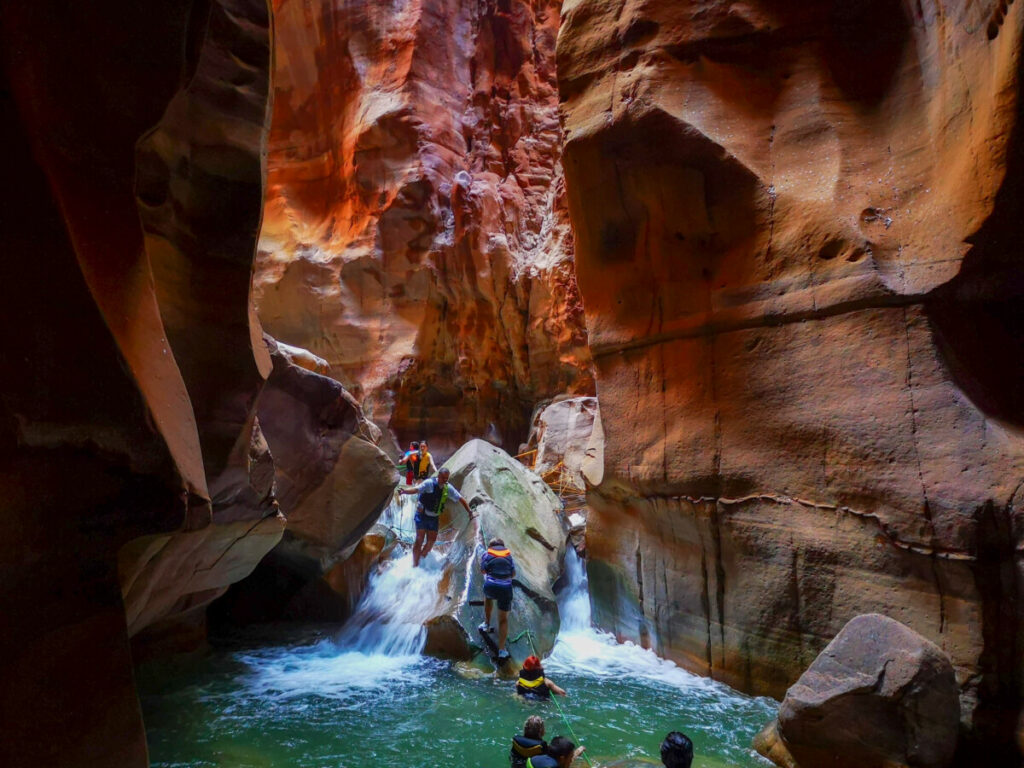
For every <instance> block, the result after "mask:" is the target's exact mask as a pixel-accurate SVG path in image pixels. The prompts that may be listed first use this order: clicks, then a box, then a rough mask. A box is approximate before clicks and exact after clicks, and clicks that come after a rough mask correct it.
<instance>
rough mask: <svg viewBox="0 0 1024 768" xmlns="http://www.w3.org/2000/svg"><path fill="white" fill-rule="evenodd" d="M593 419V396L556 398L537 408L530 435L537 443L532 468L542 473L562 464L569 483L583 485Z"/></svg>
mask: <svg viewBox="0 0 1024 768" xmlns="http://www.w3.org/2000/svg"><path fill="white" fill-rule="evenodd" d="M596 418H597V398H596V397H570V398H566V399H565V400H557V401H555V402H553V403H551V405H549V406H547V407H546V408H544V410H542V411H540V413H538V414H537V416H536V417H535V418H534V422H533V427H532V434H531V438H530V442H531V443H533V442H535V443H536V445H537V458H536V460H535V462H534V471H535V472H537V474H540V475H543V474H544V473H545V472H548V471H550V470H553V469H555V468H556V467H558V465H559V463H561V464H562V466H563V467H565V472H566V475H567V476H568V478H569V479H570V480H571V482H572V483H573V484H574V485H575V486H576V487H578V488H583V487H584V485H583V471H582V468H583V462H584V461H585V460H586V458H587V447H588V444H589V443H590V437H591V433H592V432H593V430H594V420H595V419H596Z"/></svg>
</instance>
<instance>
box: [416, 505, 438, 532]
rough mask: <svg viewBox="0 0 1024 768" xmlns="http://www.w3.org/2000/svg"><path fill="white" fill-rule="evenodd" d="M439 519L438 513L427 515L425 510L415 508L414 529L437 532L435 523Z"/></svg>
mask: <svg viewBox="0 0 1024 768" xmlns="http://www.w3.org/2000/svg"><path fill="white" fill-rule="evenodd" d="M440 519H441V518H440V516H439V515H428V514H427V513H426V512H421V511H420V510H416V530H417V531H433V532H434V533H437V523H438V521H439V520H440Z"/></svg>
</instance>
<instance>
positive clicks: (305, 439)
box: [217, 336, 398, 624]
mask: <svg viewBox="0 0 1024 768" xmlns="http://www.w3.org/2000/svg"><path fill="white" fill-rule="evenodd" d="M264 342H265V344H266V347H267V349H268V350H269V352H270V358H271V361H272V364H273V370H272V372H271V374H270V377H269V378H268V379H267V383H266V386H265V387H264V389H263V392H262V394H261V395H260V401H259V416H260V425H261V427H262V429H263V431H264V433H265V434H266V438H267V443H268V444H269V446H270V451H271V453H272V454H273V456H274V457H275V460H274V472H275V486H274V487H275V494H276V498H277V500H278V503H279V504H280V507H281V510H282V512H284V514H285V516H286V517H287V518H288V528H287V530H286V531H285V533H284V536H283V537H282V539H281V541H280V543H279V544H277V546H276V547H274V549H273V552H271V553H270V555H269V556H268V557H266V558H265V559H263V561H262V562H261V563H260V564H259V567H258V568H257V571H256V572H255V573H254V574H253V576H252V577H251V578H249V579H247V580H246V581H245V582H243V583H240V584H238V585H237V586H236V587H235V588H234V589H233V590H232V593H231V595H230V596H229V597H228V598H226V600H225V604H224V605H221V606H219V607H218V617H217V619H218V621H225V622H229V623H235V624H247V623H251V622H254V621H271V620H280V619H295V620H306V621H315V620H322V621H340V620H342V619H344V618H346V617H347V616H348V615H349V613H351V610H352V608H353V606H354V602H353V595H352V594H351V593H352V591H353V590H358V589H360V588H361V587H362V586H363V584H364V583H365V577H366V574H365V572H362V571H360V569H359V567H358V563H361V562H363V558H360V559H359V560H358V561H357V563H353V564H352V568H354V569H355V570H354V571H353V573H352V575H353V576H355V577H356V581H354V582H353V583H352V584H349V585H345V584H342V583H341V582H342V581H343V579H342V573H347V572H348V571H340V572H339V571H335V570H334V569H335V566H336V565H338V564H339V563H341V562H342V561H344V560H345V559H346V558H348V557H349V555H350V554H352V553H353V552H354V550H356V549H357V548H359V547H360V546H361V545H362V544H364V543H365V539H364V534H366V533H367V531H369V530H370V527H371V526H372V525H373V524H374V523H375V522H376V520H377V518H379V517H380V513H381V511H382V510H383V509H384V508H385V507H386V506H387V504H388V502H389V501H390V499H391V492H392V490H393V489H394V487H395V484H396V483H397V482H398V473H397V472H396V470H395V467H394V464H393V463H392V462H391V460H390V459H389V458H388V457H387V456H386V455H385V454H384V452H383V451H382V450H381V449H380V448H378V447H377V442H378V441H379V440H380V430H379V429H378V428H377V427H376V426H374V425H373V424H371V423H370V422H368V421H367V420H366V419H365V418H363V414H362V410H361V409H360V407H359V404H358V403H357V402H356V401H355V400H354V399H353V398H352V396H351V395H350V394H349V393H348V392H347V391H346V390H345V388H344V387H343V386H342V385H341V384H340V383H338V382H337V381H335V380H334V379H332V378H330V377H328V376H323V375H320V374H319V373H316V372H314V371H311V370H308V369H307V368H305V367H304V366H301V365H299V364H296V363H295V362H293V360H295V359H297V358H298V359H299V360H300V361H301V360H303V359H306V360H308V356H307V354H303V353H304V352H305V350H299V349H296V348H286V349H282V348H281V347H280V345H279V344H278V343H277V342H276V341H275V340H274V339H272V338H271V337H269V336H264ZM367 567H368V566H367ZM331 574H333V575H331ZM357 594H358V593H357Z"/></svg>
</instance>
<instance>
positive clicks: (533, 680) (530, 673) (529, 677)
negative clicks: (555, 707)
mask: <svg viewBox="0 0 1024 768" xmlns="http://www.w3.org/2000/svg"><path fill="white" fill-rule="evenodd" d="M516 693H518V694H519V695H520V696H526V697H527V698H531V699H550V698H551V689H550V688H548V686H547V683H545V682H544V670H543V669H522V670H520V671H519V679H518V680H517V681H516Z"/></svg>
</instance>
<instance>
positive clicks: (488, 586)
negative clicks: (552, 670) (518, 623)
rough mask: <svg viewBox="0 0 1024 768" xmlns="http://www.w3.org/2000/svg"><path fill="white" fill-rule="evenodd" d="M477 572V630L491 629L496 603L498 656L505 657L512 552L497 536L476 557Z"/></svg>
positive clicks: (510, 599) (513, 566) (499, 657)
mask: <svg viewBox="0 0 1024 768" xmlns="http://www.w3.org/2000/svg"><path fill="white" fill-rule="evenodd" d="M480 572H481V573H482V574H483V575H484V623H483V624H481V625H480V627H479V629H480V631H481V632H491V631H493V630H492V629H491V609H492V608H493V607H494V603H495V602H497V603H498V659H507V658H508V651H507V650H506V649H505V641H506V640H508V612H509V611H510V610H512V579H513V578H515V575H516V564H515V561H514V560H513V559H512V553H511V552H509V551H508V547H506V546H505V542H504V541H502V540H501V539H491V541H490V543H489V544H488V545H487V552H485V553H484V556H483V557H481V558H480Z"/></svg>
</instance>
